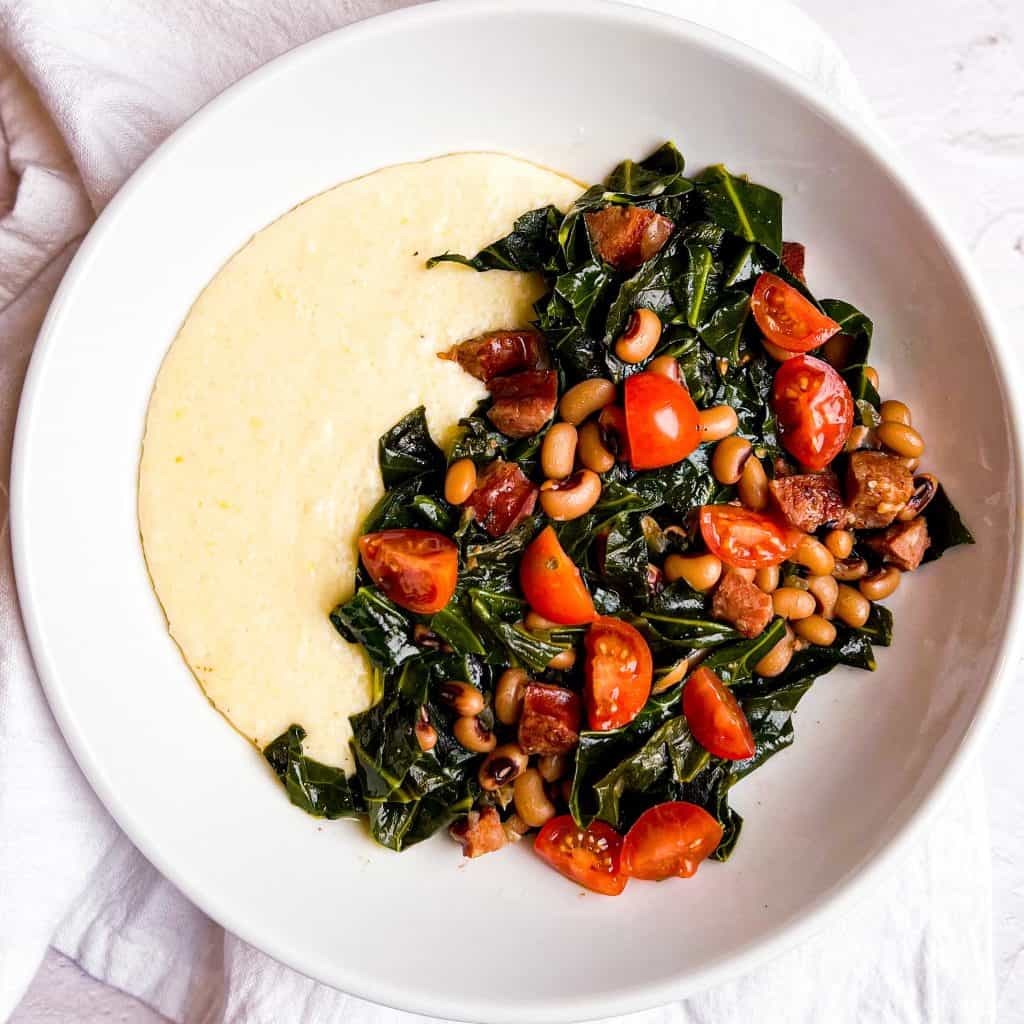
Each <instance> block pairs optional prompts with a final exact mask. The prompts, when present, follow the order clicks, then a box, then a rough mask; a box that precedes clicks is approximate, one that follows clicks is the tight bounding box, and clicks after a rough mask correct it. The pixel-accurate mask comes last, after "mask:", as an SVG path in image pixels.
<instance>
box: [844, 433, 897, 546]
mask: <svg viewBox="0 0 1024 1024" xmlns="http://www.w3.org/2000/svg"><path fill="white" fill-rule="evenodd" d="M913 493H914V478H913V477H912V476H911V475H910V470H909V469H907V467H906V466H904V465H903V463H902V462H900V460H899V459H897V458H896V457H895V456H893V455H886V454H884V453H883V452H872V451H859V452H851V453H850V465H849V468H848V469H847V471H846V504H847V506H848V507H849V509H850V516H851V524H852V525H853V527H854V528H855V529H858V530H880V529H881V528H882V527H883V526H888V525H889V524H890V523H891V522H892V521H893V520H894V519H895V518H896V514H897V512H899V510H900V509H901V508H903V506H904V505H905V504H906V503H907V501H908V500H909V499H910V496H911V495H912V494H913Z"/></svg>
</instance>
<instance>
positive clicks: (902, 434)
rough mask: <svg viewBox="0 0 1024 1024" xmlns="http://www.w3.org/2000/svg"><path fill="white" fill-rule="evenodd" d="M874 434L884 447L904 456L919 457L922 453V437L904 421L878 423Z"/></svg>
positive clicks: (908, 457)
mask: <svg viewBox="0 0 1024 1024" xmlns="http://www.w3.org/2000/svg"><path fill="white" fill-rule="evenodd" d="M875 436H876V437H877V438H878V440H879V441H880V442H881V443H882V445H883V446H884V447H885V448H888V449H889V451H891V452H895V453H896V454H897V455H902V456H903V457H904V458H907V459H919V458H920V457H921V456H922V455H923V454H924V438H923V437H921V435H920V434H919V433H918V432H917V431H916V430H915V429H914V428H913V427H910V426H907V424H906V423H894V422H891V421H889V422H882V423H879V424H878V426H877V427H875Z"/></svg>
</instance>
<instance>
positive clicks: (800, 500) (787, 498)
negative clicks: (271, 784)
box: [769, 473, 846, 533]
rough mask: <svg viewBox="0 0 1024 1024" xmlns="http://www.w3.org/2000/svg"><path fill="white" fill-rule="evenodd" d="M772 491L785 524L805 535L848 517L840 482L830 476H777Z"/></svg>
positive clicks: (819, 474)
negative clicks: (801, 531) (826, 524)
mask: <svg viewBox="0 0 1024 1024" xmlns="http://www.w3.org/2000/svg"><path fill="white" fill-rule="evenodd" d="M769 488H770V490H771V492H772V496H773V497H774V498H775V503H776V504H777V505H778V507H779V511H780V512H781V513H782V514H783V516H784V517H785V518H786V521H787V522H788V523H789V524H790V525H791V526H795V527H796V528H797V529H798V530H803V531H804V532H805V533H814V531H815V530H817V529H818V528H819V527H821V526H824V525H825V523H838V522H841V521H843V520H844V519H845V518H846V505H845V504H844V503H843V495H842V493H841V492H840V490H839V481H838V480H836V478H835V477H834V476H832V475H831V474H823V473H799V474H796V475H795V476H786V477H781V478H780V477H776V479H774V480H773V481H772V482H771V484H769Z"/></svg>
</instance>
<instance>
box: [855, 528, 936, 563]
mask: <svg viewBox="0 0 1024 1024" xmlns="http://www.w3.org/2000/svg"><path fill="white" fill-rule="evenodd" d="M864 543H865V544H866V545H867V546H868V547H869V548H871V550H872V551H876V552H878V554H879V555H881V556H882V561H883V562H887V563H888V564H889V565H895V566H896V568H897V569H902V570H903V571H904V572H913V570H914V569H916V568H917V567H918V566H919V565H920V564H921V559H922V558H924V553H925V552H926V551H927V550H928V545H929V544H930V543H931V538H930V537H929V536H928V524H927V523H926V522H925V521H924V519H923V518H921V517H920V516H918V517H917V519H911V520H910V522H909V523H893V525H892V526H890V527H889V528H888V529H887V530H884V531H883V532H882V533H879V534H876V535H875V536H874V537H869V538H867V540H865V541H864Z"/></svg>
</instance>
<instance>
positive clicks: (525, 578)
mask: <svg viewBox="0 0 1024 1024" xmlns="http://www.w3.org/2000/svg"><path fill="white" fill-rule="evenodd" d="M519 584H520V586H521V587H522V588H523V594H525V595H526V600H527V601H528V602H529V605H530V607H531V608H532V609H533V610H534V611H535V612H537V613H538V614H540V615H543V616H544V618H546V619H550V620H551V621H552V622H558V623H560V624H561V625H563V626H582V625H583V624H584V623H586V622H592V621H593V620H594V618H595V617H596V615H597V613H596V612H595V611H594V602H593V601H592V600H591V597H590V591H588V590H587V586H586V584H585V583H584V582H583V577H582V576H581V575H580V571H579V569H577V568H576V566H575V565H574V564H573V563H572V560H571V559H570V558H569V556H568V555H567V554H566V553H565V551H563V550H562V545H561V544H559V543H558V537H557V536H556V534H555V531H554V529H553V528H552V527H550V526H548V527H546V528H545V529H543V530H541V532H540V533H539V534H537V536H536V537H535V538H534V539H533V540H532V541H531V542H530V546H529V547H528V548H527V549H526V551H524V552H523V560H522V562H520V563H519Z"/></svg>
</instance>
